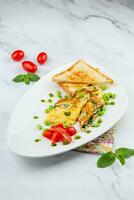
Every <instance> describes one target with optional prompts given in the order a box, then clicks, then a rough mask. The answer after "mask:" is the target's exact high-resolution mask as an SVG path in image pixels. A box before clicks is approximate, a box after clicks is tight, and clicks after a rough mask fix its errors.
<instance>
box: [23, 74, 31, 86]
mask: <svg viewBox="0 0 134 200" xmlns="http://www.w3.org/2000/svg"><path fill="white" fill-rule="evenodd" d="M24 82H25V84H26V85H29V84H30V80H29V78H28V77H27V76H26V77H25V79H24Z"/></svg>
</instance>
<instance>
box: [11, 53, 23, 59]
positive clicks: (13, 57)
mask: <svg viewBox="0 0 134 200" xmlns="http://www.w3.org/2000/svg"><path fill="white" fill-rule="evenodd" d="M11 57H12V59H13V60H14V61H21V60H22V59H23V58H24V51H22V50H16V51H14V52H13V53H12V55H11Z"/></svg>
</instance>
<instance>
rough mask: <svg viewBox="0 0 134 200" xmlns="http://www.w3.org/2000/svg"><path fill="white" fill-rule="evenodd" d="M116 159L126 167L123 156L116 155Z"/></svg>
mask: <svg viewBox="0 0 134 200" xmlns="http://www.w3.org/2000/svg"><path fill="white" fill-rule="evenodd" d="M116 158H117V159H118V160H119V161H120V163H121V164H122V165H125V159H124V158H123V157H122V156H120V155H116Z"/></svg>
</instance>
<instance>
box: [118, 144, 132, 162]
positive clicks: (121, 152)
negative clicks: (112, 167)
mask: <svg viewBox="0 0 134 200" xmlns="http://www.w3.org/2000/svg"><path fill="white" fill-rule="evenodd" d="M115 154H116V155H118V156H122V157H123V158H124V159H127V158H130V157H131V156H134V149H129V148H124V147H123V148H119V149H117V150H116V151H115Z"/></svg>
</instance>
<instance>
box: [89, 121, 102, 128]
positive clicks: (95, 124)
mask: <svg viewBox="0 0 134 200" xmlns="http://www.w3.org/2000/svg"><path fill="white" fill-rule="evenodd" d="M91 126H92V127H95V128H96V127H99V126H100V123H98V122H96V123H94V124H92V125H91Z"/></svg>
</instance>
